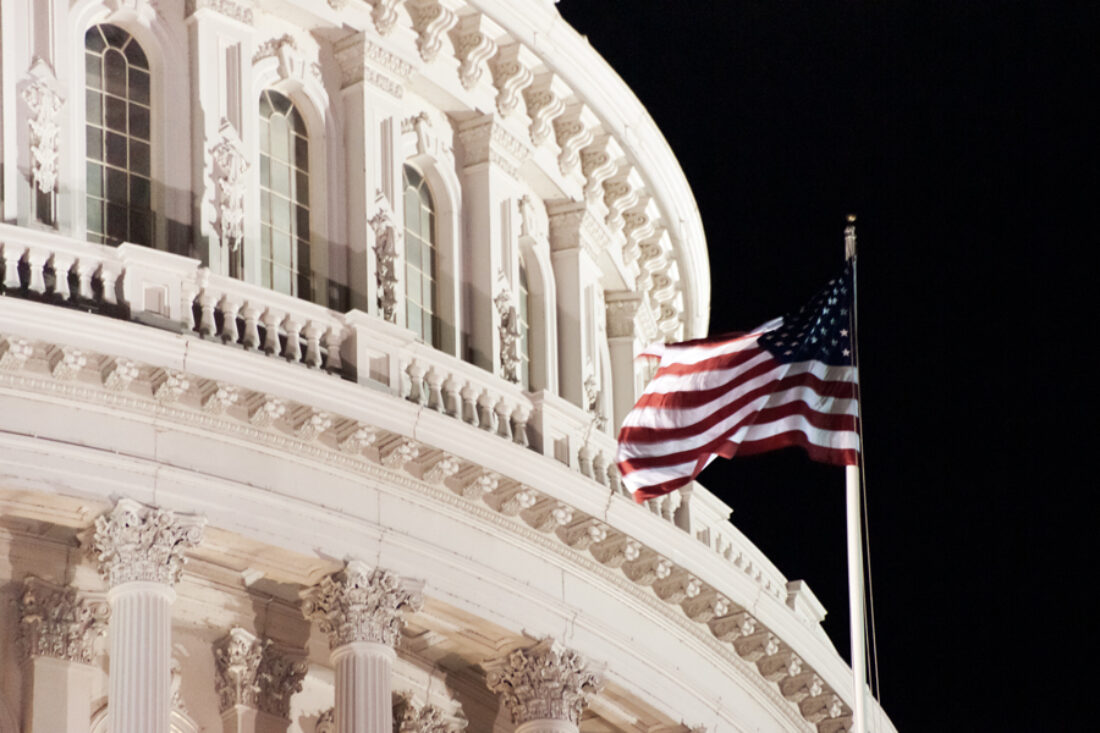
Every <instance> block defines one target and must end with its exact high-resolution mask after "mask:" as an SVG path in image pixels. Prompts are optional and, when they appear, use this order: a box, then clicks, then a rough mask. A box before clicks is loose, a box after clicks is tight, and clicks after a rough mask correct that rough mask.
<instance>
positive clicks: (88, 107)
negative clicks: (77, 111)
mask: <svg viewBox="0 0 1100 733" xmlns="http://www.w3.org/2000/svg"><path fill="white" fill-rule="evenodd" d="M102 101H103V95H101V94H100V93H99V92H97V91H93V90H91V89H89V90H88V92H87V93H86V94H85V95H84V119H86V120H87V121H88V122H90V123H92V124H93V125H102V124H103V107H102V106H101V103H102Z"/></svg>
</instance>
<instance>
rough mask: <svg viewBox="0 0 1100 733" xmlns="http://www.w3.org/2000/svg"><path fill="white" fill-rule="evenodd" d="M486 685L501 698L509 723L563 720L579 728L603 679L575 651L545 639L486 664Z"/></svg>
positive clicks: (519, 723)
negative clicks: (505, 706)
mask: <svg viewBox="0 0 1100 733" xmlns="http://www.w3.org/2000/svg"><path fill="white" fill-rule="evenodd" d="M483 666H485V668H486V672H487V676H486V684H487V685H488V687H489V689H490V690H492V691H493V692H495V693H497V694H499V695H500V697H501V700H502V701H503V703H504V704H505V705H507V706H508V709H509V710H510V712H511V714H512V723H513V724H514V725H517V726H518V725H521V724H523V723H527V722H529V721H532V720H564V721H568V722H570V723H572V724H573V725H578V724H579V722H580V718H581V713H582V712H583V710H584V706H585V705H586V704H587V702H588V698H589V697H590V696H591V695H593V694H595V693H596V692H598V691H599V690H600V688H601V687H602V684H603V683H602V680H601V679H600V676H599V675H598V674H596V673H595V672H593V671H591V670H589V669H588V668H587V663H586V662H585V660H584V658H583V657H581V655H580V654H578V653H577V652H576V651H574V650H572V649H564V648H562V647H560V646H558V645H557V644H555V643H554V641H553V639H544V640H542V641H540V642H539V643H537V644H535V645H534V646H532V647H529V648H527V649H516V650H515V651H513V652H511V653H510V654H508V655H507V656H505V657H502V658H500V659H497V660H494V661H491V662H487V663H486V664H485V665H483Z"/></svg>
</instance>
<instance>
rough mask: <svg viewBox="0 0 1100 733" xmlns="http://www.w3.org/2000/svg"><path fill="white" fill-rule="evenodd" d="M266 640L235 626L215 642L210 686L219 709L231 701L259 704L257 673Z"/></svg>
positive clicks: (224, 709) (250, 704)
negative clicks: (215, 694)
mask: <svg viewBox="0 0 1100 733" xmlns="http://www.w3.org/2000/svg"><path fill="white" fill-rule="evenodd" d="M269 643H270V642H268V641H267V640H266V639H258V638H257V637H256V636H255V635H253V634H251V633H249V632H248V631H246V630H245V629H242V628H241V627H239V626H235V627H233V628H232V629H230V630H229V634H227V635H226V636H225V637H223V638H222V639H221V640H219V641H217V642H215V644H214V672H215V676H214V689H215V691H216V692H217V693H218V710H219V711H221V712H223V713H224V712H225V711H226V710H229V709H230V708H232V707H233V706H234V705H247V706H248V707H256V706H257V705H258V704H259V697H260V684H259V682H258V681H257V675H258V674H259V671H260V661H261V660H262V659H263V655H264V649H265V648H266V647H267V646H268V644H269Z"/></svg>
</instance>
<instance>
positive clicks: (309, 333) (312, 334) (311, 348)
mask: <svg viewBox="0 0 1100 733" xmlns="http://www.w3.org/2000/svg"><path fill="white" fill-rule="evenodd" d="M302 333H303V334H304V335H305V337H306V358H305V363H306V366H307V367H309V368H310V369H319V368H320V367H321V333H322V331H321V327H320V326H318V325H317V324H316V323H314V322H313V321H310V322H309V323H307V324H306V327H305V328H304V329H302Z"/></svg>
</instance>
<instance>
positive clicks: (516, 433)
mask: <svg viewBox="0 0 1100 733" xmlns="http://www.w3.org/2000/svg"><path fill="white" fill-rule="evenodd" d="M528 417H529V415H528V412H527V410H525V409H523V405H516V409H514V410H512V422H513V423H514V425H513V427H512V442H514V443H518V444H519V445H522V446H523V447H524V448H528V447H530V445H531V443H530V441H528V439H527V420H528Z"/></svg>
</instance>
